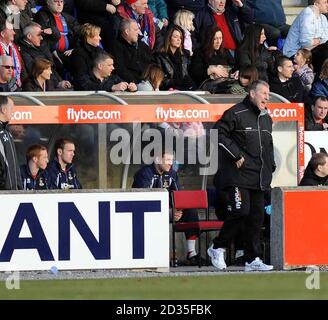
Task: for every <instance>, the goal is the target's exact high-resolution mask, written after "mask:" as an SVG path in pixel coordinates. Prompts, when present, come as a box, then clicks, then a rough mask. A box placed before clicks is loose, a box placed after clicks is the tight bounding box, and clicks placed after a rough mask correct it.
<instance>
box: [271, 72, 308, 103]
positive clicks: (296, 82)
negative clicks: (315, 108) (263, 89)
mask: <svg viewBox="0 0 328 320" xmlns="http://www.w3.org/2000/svg"><path fill="white" fill-rule="evenodd" d="M269 84H270V91H271V92H275V93H277V94H279V95H281V96H283V97H284V98H286V99H287V100H289V101H290V102H304V103H307V102H308V100H309V98H308V94H307V92H306V90H305V89H304V87H303V85H302V82H301V80H300V78H299V77H292V78H290V79H288V80H287V81H286V82H281V81H280V79H279V78H278V77H273V78H271V79H270V81H269Z"/></svg>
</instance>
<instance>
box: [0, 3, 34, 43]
mask: <svg viewBox="0 0 328 320" xmlns="http://www.w3.org/2000/svg"><path fill="white" fill-rule="evenodd" d="M4 2H5V3H4V5H3V7H2V10H1V8H0V16H1V17H2V18H3V19H4V20H6V19H7V21H8V22H10V23H13V27H14V31H15V35H14V37H15V40H14V42H15V43H16V44H17V43H19V41H20V40H21V38H22V35H23V30H24V28H25V27H26V26H27V25H29V24H30V23H31V22H32V20H31V17H30V16H29V14H28V13H27V11H26V8H27V6H28V0H4Z"/></svg>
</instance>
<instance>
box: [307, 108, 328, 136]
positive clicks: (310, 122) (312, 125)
mask: <svg viewBox="0 0 328 320" xmlns="http://www.w3.org/2000/svg"><path fill="white" fill-rule="evenodd" d="M304 112H305V130H306V131H322V130H324V128H323V125H322V124H321V123H316V122H315V121H314V118H313V114H312V110H309V109H308V108H304ZM324 122H325V123H328V116H327V117H326V118H325V119H324Z"/></svg>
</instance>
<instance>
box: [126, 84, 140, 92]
mask: <svg viewBox="0 0 328 320" xmlns="http://www.w3.org/2000/svg"><path fill="white" fill-rule="evenodd" d="M128 90H129V91H130V92H136V91H137V90H138V88H137V85H136V84H135V83H134V82H130V83H129V84H128Z"/></svg>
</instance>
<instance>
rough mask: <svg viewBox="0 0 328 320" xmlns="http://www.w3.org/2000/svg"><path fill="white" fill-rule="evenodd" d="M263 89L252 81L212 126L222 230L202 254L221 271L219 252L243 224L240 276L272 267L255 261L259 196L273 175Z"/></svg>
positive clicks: (266, 92) (263, 85) (261, 201)
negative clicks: (222, 198)
mask: <svg viewBox="0 0 328 320" xmlns="http://www.w3.org/2000/svg"><path fill="white" fill-rule="evenodd" d="M268 100H269V86H268V84H267V83H266V82H264V81H261V80H259V81H256V82H254V83H253V84H252V86H251V88H250V92H249V95H248V96H247V97H246V98H245V99H244V100H243V101H242V102H241V103H238V104H236V105H234V106H233V107H231V108H230V109H228V110H227V111H225V112H224V114H223V116H222V118H221V119H220V120H219V121H218V122H217V124H216V127H217V130H218V141H219V147H221V152H222V165H221V168H220V171H219V172H218V179H220V184H221V186H222V189H223V191H224V192H225V193H226V197H227V208H226V211H227V217H226V219H225V221H224V226H223V229H222V230H221V232H220V234H219V236H218V237H216V238H215V239H214V240H213V245H212V246H211V247H210V248H209V249H208V254H209V256H210V257H211V260H212V264H213V265H214V266H215V267H217V268H218V269H226V264H225V261H224V253H225V248H227V247H228V245H229V242H230V241H231V240H232V239H234V237H235V236H236V234H237V233H238V232H239V230H240V228H241V226H242V225H243V224H244V223H245V259H246V264H245V271H267V270H271V269H272V268H273V267H272V266H268V265H266V264H264V263H263V262H262V260H260V258H259V257H260V255H261V247H260V230H261V227H262V224H263V219H264V193H265V191H266V190H268V189H269V188H270V184H271V180H272V172H273V171H274V169H275V162H274V155H273V141H272V135H271V133H272V119H271V117H270V116H269V114H268V112H267V109H266V103H267V101H268Z"/></svg>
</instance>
